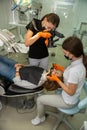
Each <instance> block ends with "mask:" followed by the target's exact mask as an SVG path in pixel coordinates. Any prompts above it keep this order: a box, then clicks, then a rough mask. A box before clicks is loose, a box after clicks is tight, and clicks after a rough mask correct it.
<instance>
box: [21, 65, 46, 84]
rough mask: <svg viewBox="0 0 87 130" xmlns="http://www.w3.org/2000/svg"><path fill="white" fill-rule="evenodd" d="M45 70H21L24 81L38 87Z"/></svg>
mask: <svg viewBox="0 0 87 130" xmlns="http://www.w3.org/2000/svg"><path fill="white" fill-rule="evenodd" d="M43 71H44V69H43V68H41V67H38V66H26V67H22V68H20V70H19V73H20V77H21V79H22V80H27V81H28V82H30V83H33V84H35V85H38V83H39V81H40V78H41V76H42V74H43Z"/></svg>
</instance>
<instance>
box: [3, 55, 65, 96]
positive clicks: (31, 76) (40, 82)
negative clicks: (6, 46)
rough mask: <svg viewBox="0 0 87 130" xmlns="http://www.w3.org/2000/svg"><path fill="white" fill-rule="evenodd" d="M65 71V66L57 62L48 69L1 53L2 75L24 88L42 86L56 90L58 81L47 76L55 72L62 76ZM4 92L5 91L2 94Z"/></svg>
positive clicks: (49, 89)
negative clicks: (30, 64)
mask: <svg viewBox="0 0 87 130" xmlns="http://www.w3.org/2000/svg"><path fill="white" fill-rule="evenodd" d="M63 71H64V68H63V67H61V66H59V65H57V64H53V66H52V68H51V69H50V70H49V71H46V70H44V69H43V68H40V67H37V66H27V65H24V64H19V63H17V62H16V61H14V60H12V59H9V58H7V57H4V56H1V55H0V75H1V76H4V77H5V78H6V79H8V80H9V81H11V82H12V83H14V84H16V85H17V86H20V87H22V88H26V89H34V88H37V87H39V86H42V87H44V88H45V89H46V90H48V91H52V90H55V89H57V88H58V87H59V86H58V83H57V84H56V82H55V81H50V80H49V79H48V78H47V76H48V75H50V76H51V74H54V73H55V74H56V75H57V76H58V77H60V78H61V77H62V74H63ZM5 89H6V88H5ZM4 93H5V92H4V91H3V93H2V94H4Z"/></svg>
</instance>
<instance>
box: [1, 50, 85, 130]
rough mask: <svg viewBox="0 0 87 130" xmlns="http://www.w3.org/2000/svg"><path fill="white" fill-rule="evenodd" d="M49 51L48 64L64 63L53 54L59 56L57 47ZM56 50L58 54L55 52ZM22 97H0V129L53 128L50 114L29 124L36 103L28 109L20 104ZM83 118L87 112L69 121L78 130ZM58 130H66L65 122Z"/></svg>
mask: <svg viewBox="0 0 87 130" xmlns="http://www.w3.org/2000/svg"><path fill="white" fill-rule="evenodd" d="M49 52H50V61H51V62H50V64H49V66H51V64H52V63H55V61H56V62H59V63H61V64H64V63H65V62H64V60H63V58H62V61H61V58H57V57H55V55H58V57H60V54H61V52H60V53H59V50H58V49H57V50H56V49H49ZM57 52H58V54H56V53H57ZM53 54H54V55H53ZM8 57H11V58H13V59H15V60H17V61H19V62H22V63H27V60H28V59H27V56H26V55H25V54H8ZM54 57H55V58H54ZM56 58H57V59H56ZM54 59H55V60H54ZM67 64H68V63H65V66H66V65H67ZM28 98H30V97H28ZM36 98H37V96H36ZM36 98H35V99H36ZM24 99H25V97H16V98H4V97H1V99H0V100H1V101H2V104H3V108H2V110H1V111H0V130H45V129H47V130H53V127H54V125H55V123H56V118H55V117H53V116H51V115H50V116H48V117H47V119H46V121H45V122H43V123H41V124H40V125H38V126H33V125H32V124H31V119H32V118H34V117H35V116H36V105H35V106H34V107H33V108H32V109H30V108H29V107H28V105H27V106H26V107H24V106H23V104H22V103H23V100H24ZM21 104H22V105H21ZM47 110H51V111H55V112H56V109H55V108H48V107H47ZM85 120H87V112H86V113H82V114H76V115H75V116H73V117H69V121H70V122H71V123H72V124H73V126H74V127H75V128H76V130H80V127H81V126H82V124H83V122H84V121H85ZM58 130H68V127H66V125H65V124H61V125H60V127H59V128H58Z"/></svg>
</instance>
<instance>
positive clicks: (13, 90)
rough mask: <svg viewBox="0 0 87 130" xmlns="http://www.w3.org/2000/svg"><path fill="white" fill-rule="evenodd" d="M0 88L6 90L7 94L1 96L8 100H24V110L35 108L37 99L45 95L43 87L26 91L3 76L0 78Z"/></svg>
mask: <svg viewBox="0 0 87 130" xmlns="http://www.w3.org/2000/svg"><path fill="white" fill-rule="evenodd" d="M0 86H2V88H4V90H5V93H4V94H2V95H0V96H1V97H5V98H6V99H7V98H19V97H21V98H22V97H25V98H23V102H22V104H21V106H22V107H23V108H30V109H31V108H33V107H34V106H35V97H36V96H40V95H41V94H42V93H43V87H42V86H40V87H37V88H35V89H26V88H22V87H20V86H17V85H15V84H14V83H13V82H10V81H9V80H8V79H6V78H5V77H3V76H0Z"/></svg>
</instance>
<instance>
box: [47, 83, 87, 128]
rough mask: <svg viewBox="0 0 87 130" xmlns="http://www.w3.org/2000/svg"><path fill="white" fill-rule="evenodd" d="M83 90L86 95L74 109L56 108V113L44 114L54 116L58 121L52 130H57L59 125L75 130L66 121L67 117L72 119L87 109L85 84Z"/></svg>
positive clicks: (86, 85) (86, 86) (86, 87)
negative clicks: (62, 124) (63, 124)
mask: <svg viewBox="0 0 87 130" xmlns="http://www.w3.org/2000/svg"><path fill="white" fill-rule="evenodd" d="M83 89H84V92H85V94H86V95H85V97H84V98H83V99H81V100H80V101H79V103H78V104H77V105H76V106H75V107H73V108H70V109H62V108H58V113H54V112H49V111H47V112H46V114H48V115H52V116H55V117H56V118H57V119H58V120H57V122H56V124H55V126H54V128H53V130H58V128H59V126H60V124H61V123H65V124H66V125H67V126H68V127H69V128H70V130H76V129H75V128H74V126H73V125H72V124H71V123H70V122H69V120H68V119H67V116H71V117H73V116H74V115H75V114H77V113H85V111H86V108H87V82H85V84H84V86H83Z"/></svg>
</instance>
